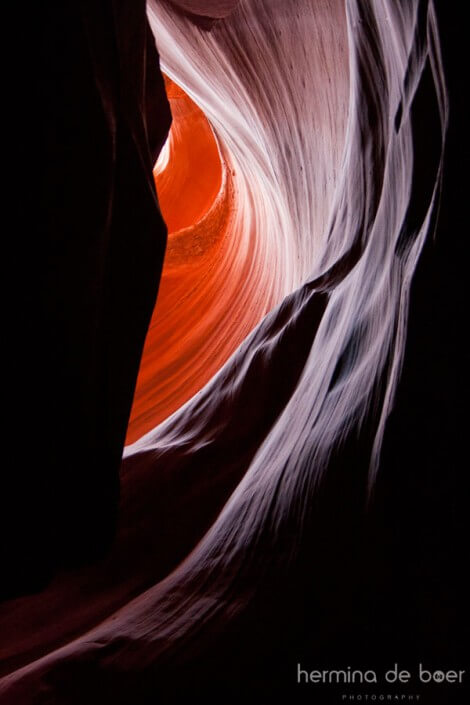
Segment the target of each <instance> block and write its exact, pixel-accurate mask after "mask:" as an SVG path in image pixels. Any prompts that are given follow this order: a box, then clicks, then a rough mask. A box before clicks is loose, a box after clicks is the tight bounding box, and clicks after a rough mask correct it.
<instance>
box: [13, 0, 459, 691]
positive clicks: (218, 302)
mask: <svg viewBox="0 0 470 705" xmlns="http://www.w3.org/2000/svg"><path fill="white" fill-rule="evenodd" d="M148 9H149V19H150V25H151V27H152V30H153V33H154V35H155V38H156V41H157V45H158V48H159V51H160V55H161V60H162V68H163V70H164V72H165V74H166V76H167V79H166V83H167V90H168V94H169V98H170V103H171V106H172V111H173V116H174V123H173V128H172V131H171V133H170V137H169V141H168V142H167V143H166V145H165V147H164V148H163V151H162V152H161V154H160V157H159V160H158V162H157V164H156V167H155V178H156V183H157V188H158V191H159V194H160V202H161V207H162V211H163V213H164V215H165V217H166V220H167V222H168V226H169V231H170V232H169V238H168V254H167V261H166V264H165V271H164V273H163V278H162V288H161V296H160V298H159V301H158V304H157V306H156V309H155V312H154V318H153V321H152V324H151V328H150V331H149V335H148V337H147V342H146V347H145V352H144V357H143V360H142V365H141V369H140V376H139V382H138V385H137V391H136V396H135V399H134V408H133V414H132V418H131V423H130V426H129V430H128V441H129V442H130V445H128V447H127V448H126V450H125V454H124V461H123V466H122V473H121V507H120V514H119V525H118V531H117V538H116V541H115V544H114V546H113V548H112V550H111V552H110V553H109V555H108V556H107V557H106V558H105V559H104V560H103V561H101V562H100V563H98V564H96V565H94V566H91V567H90V566H89V567H87V568H83V569H81V570H80V569H77V570H76V571H75V572H74V573H71V572H68V573H63V574H61V575H59V576H57V578H56V579H55V580H54V581H53V583H52V584H51V585H50V586H49V587H48V588H47V590H45V591H44V592H43V593H42V594H39V595H36V596H29V597H24V598H20V599H17V600H15V601H13V602H10V603H9V604H8V607H7V608H6V609H5V610H4V611H3V612H2V614H1V615H0V618H1V620H2V627H3V630H4V633H7V634H11V635H14V637H13V638H12V639H11V640H10V641H9V642H8V643H7V644H6V645H5V647H4V648H3V653H2V656H3V661H4V664H5V665H4V671H3V672H4V674H5V675H4V677H3V679H2V680H1V681H0V702H2V703H3V702H5V703H9V702H11V703H13V702H14V703H18V704H21V703H31V702H38V703H87V704H93V703H97V704H98V703H103V702H115V703H126V704H127V703H129V704H130V703H147V702H149V703H150V702H155V701H156V699H157V698H158V697H159V696H160V697H162V698H165V700H166V701H168V702H173V701H174V702H181V698H183V697H185V698H189V697H193V696H194V695H195V694H196V695H197V694H198V695H204V696H205V697H206V698H209V697H212V696H213V697H214V699H216V700H217V701H218V702H226V703H231V702H233V703H236V702H241V701H242V700H241V699H242V698H248V701H251V698H253V699H254V698H257V700H258V702H268V701H270V698H271V697H272V696H273V694H274V693H277V694H279V691H282V692H283V693H285V697H286V698H290V700H292V701H293V702H295V701H299V702H300V701H303V698H304V697H306V698H307V699H308V700H309V702H310V701H311V699H312V691H311V690H309V691H306V690H305V689H303V690H302V689H301V688H300V687H299V686H298V685H297V684H296V683H295V678H296V664H297V662H298V661H299V659H300V660H301V659H302V658H307V659H309V661H312V662H313V664H314V665H313V666H312V667H314V666H317V665H318V666H320V665H321V664H323V665H324V666H325V667H328V668H332V667H333V668H340V667H342V666H343V667H344V666H347V665H353V664H354V663H362V664H364V661H362V662H361V658H362V659H366V662H365V663H366V667H367V668H372V667H374V665H376V664H382V663H387V665H388V662H389V661H387V659H390V658H392V666H393V663H394V662H395V661H396V660H397V659H399V658H414V657H416V656H417V655H418V654H419V655H420V656H421V654H423V650H424V649H427V651H426V653H428V654H430V655H431V657H436V654H439V653H441V654H442V651H441V652H439V650H438V642H439V639H440V638H441V637H442V635H443V634H445V630H444V628H443V627H442V624H441V622H439V619H437V620H435V621H434V622H433V624H434V626H436V627H437V632H438V634H437V636H436V635H433V636H432V637H430V636H429V634H428V632H427V630H426V628H423V627H422V626H420V627H417V626H416V624H415V622H414V618H413V617H412V614H413V610H414V609H416V610H417V614H418V615H419V617H418V618H416V623H417V622H418V621H420V619H419V618H421V621H424V620H423V616H425V615H426V616H427V617H428V618H429V615H430V614H432V611H433V606H434V602H433V601H437V600H438V599H439V595H441V594H445V595H447V596H448V595H449V591H448V590H447V592H446V584H445V581H444V582H443V583H442V585H441V591H442V593H441V592H439V589H437V588H434V591H431V595H430V594H429V590H428V588H425V587H424V586H423V584H422V583H423V582H426V580H427V578H428V576H427V575H426V574H425V571H424V573H423V569H421V572H420V569H419V567H418V568H416V563H415V572H413V568H412V564H413V560H414V559H415V558H416V557H415V556H414V555H413V552H412V551H411V550H409V553H406V557H405V558H404V559H403V561H402V562H401V563H400V561H398V560H396V563H394V561H393V560H392V559H391V558H390V556H391V555H392V556H393V555H394V554H393V551H394V550H396V551H397V553H398V551H399V550H400V549H402V548H403V543H400V542H399V541H398V542H396V543H395V544H394V543H393V540H395V539H393V540H392V538H391V535H392V534H393V526H395V527H398V531H399V530H400V527H402V526H403V525H405V526H408V528H409V529H410V532H411V534H412V535H416V531H417V529H416V526H417V523H418V519H416V524H414V523H413V522H412V521H409V522H408V524H399V523H395V524H393V522H397V519H396V513H397V512H398V514H399V513H400V507H401V506H404V507H405V508H406V507H408V512H409V515H411V509H413V510H414V509H415V507H414V506H413V499H415V500H419V498H420V497H421V495H420V494H419V492H417V490H416V488H414V489H413V481H410V480H409V479H407V478H406V475H405V472H404V470H403V468H405V467H406V468H407V470H410V471H411V472H413V467H412V466H410V464H409V463H408V465H407V464H406V461H405V460H404V456H403V455H401V454H400V452H399V450H398V448H399V445H400V438H401V436H400V433H401V427H400V417H398V420H397V416H396V415H395V416H394V415H393V414H392V417H391V423H390V422H389V423H388V425H387V420H388V419H389V417H390V414H391V411H392V405H393V403H394V399H395V398H396V395H397V383H398V380H399V377H400V372H401V369H402V366H403V359H404V352H405V341H406V334H407V327H408V326H407V324H408V317H409V314H410V291H411V285H412V280H413V275H414V273H415V270H416V268H417V266H418V262H419V259H420V255H421V252H422V250H423V247H424V246H425V243H426V237H427V235H428V233H429V231H430V230H432V229H433V228H434V227H435V223H436V213H437V205H438V201H439V195H440V189H441V181H442V176H443V151H444V142H445V135H446V129H447V122H448V101H447V93H446V87H445V83H444V77H443V68H442V60H441V50H440V44H439V37H438V33H437V22H436V14H435V9H434V6H433V4H432V3H431V2H424V1H422V0H416V1H415V2H408V1H405V0H403V2H397V1H396V0H393V1H392V0H381V1H380V2H375V1H373V0H370V1H369V0H360V1H359V0H347V1H346V3H344V2H341V1H340V0H319V1H318V2H315V3H311V2H308V1H307V0H296V1H294V0H272V1H268V0H243V2H239V3H235V2H224V3H209V2H207V3H204V2H203V1H202V0H201V2H194V3H192V2H189V1H188V2H176V1H175V2H171V3H166V2H161V3H160V2H156V1H155V0H152V2H150V4H149V8H148ZM423 115H425V116H426V121H425V122H423ZM203 170H204V178H202V172H203ZM421 279H422V277H421ZM428 292H429V290H426V295H428ZM418 304H419V305H421V306H424V302H423V300H420V299H419V297H418ZM440 315H441V316H442V315H443V314H442V311H441V314H440ZM413 316H414V319H413ZM416 317H417V315H416V304H415V309H413V307H412V308H411V319H412V321H413V320H416ZM441 320H442V318H441ZM411 329H412V326H411V327H410V330H411ZM418 329H419V330H422V328H421V329H420V328H419V327H418ZM415 345H416V341H415ZM413 360H414V362H413ZM411 361H412V367H411V369H413V370H414V372H415V373H416V375H417V377H418V379H419V375H420V364H419V361H417V360H416V359H415V358H413V356H412V354H411ZM413 364H414V367H413ZM405 378H406V364H405ZM407 384H408V387H405V389H407V390H408V393H409V394H410V395H411V396H410V398H411V399H413V390H412V391H411V392H409V390H410V389H412V385H413V380H411V381H410V379H409V378H408V381H407ZM424 386H425V385H424V384H423V387H424ZM427 386H429V385H427ZM438 386H439V385H438ZM415 392H416V390H415ZM420 392H421V389H420ZM428 393H429V392H428ZM423 398H425V399H426V394H424V397H423ZM442 398H444V397H442ZM408 401H409V399H408V397H407V396H406V394H405V396H403V392H402V393H401V396H400V387H398V398H397V408H398V409H400V408H402V407H403V405H404V404H405V406H406V404H407V402H408ZM411 408H412V409H413V405H412V404H411ZM420 408H422V407H420V406H419V405H418V409H420ZM406 413H412V412H405V417H406ZM430 418H431V424H432V423H433V421H432V419H434V423H435V424H437V419H439V420H440V419H441V417H440V416H432V415H430ZM159 421H162V422H161V423H159V424H158V425H156V424H157V422H159ZM408 424H410V420H409V417H408ZM154 426H156V427H155V428H153V427H154ZM409 428H412V427H411V426H410V425H408V429H409ZM147 431H148V432H147ZM146 432H147V433H146ZM410 433H412V431H410V430H408V434H410ZM142 434H145V435H142ZM134 441H135V442H134ZM407 443H408V444H411V443H412V440H411V439H410V438H409V437H408V439H407ZM384 444H385V446H384ZM383 446H384V447H385V451H386V452H385V451H384V448H383ZM390 449H391V450H390ZM384 452H385V456H384ZM405 455H406V453H405ZM424 457H426V456H424ZM414 460H416V458H414ZM418 465H419V464H418ZM392 466H393V467H394V469H395V471H396V472H397V474H398V477H399V478H400V480H399V482H398V483H397V484H395V485H394V484H393V482H392V483H391V481H390V479H387V478H390V476H391V475H393V473H392V471H391V468H392ZM415 473H417V475H416V474H415V477H418V478H423V477H424V475H423V471H421V470H419V469H416V468H415ZM383 475H385V480H383V479H381V478H382V476H383ZM387 482H388V485H387ZM390 483H391V485H390ZM443 486H444V487H447V488H448V487H449V485H443ZM401 487H406V488H407V489H408V490H410V495H409V497H408V498H407V499H402V498H401V497H400V492H399V490H400V488H401ZM410 488H411V489H410ZM390 497H392V500H390V499H387V498H390ZM410 497H411V499H410ZM432 506H433V505H432V503H431V505H430V509H429V513H428V514H426V513H423V512H421V513H419V514H418V517H421V518H422V517H425V518H426V520H427V521H428V523H429V522H430V514H431V507H432ZM449 515H450V512H449ZM384 518H385V519H384ZM386 519H389V520H391V526H392V529H390V533H388V531H389V529H388V527H387V526H386V525H385V524H386ZM451 535H452V536H453V535H454V533H453V531H450V530H449V531H448V533H447V534H446V536H451ZM412 545H414V546H416V545H417V541H416V543H413V540H412ZM424 545H425V547H426V550H428V551H430V550H431V543H430V542H429V541H428V542H425V543H424ZM436 550H437V553H436V554H435V555H434V557H433V560H430V559H429V558H428V559H427V561H426V560H425V559H424V558H423V557H422V554H421V560H423V562H424V565H425V566H426V567H427V569H428V570H429V571H430V575H431V579H432V578H433V577H434V578H435V577H436V575H440V573H439V571H440V570H441V571H442V569H443V565H444V564H443V563H442V562H441V563H439V561H440V560H441V556H442V551H441V550H440V548H439V545H438V547H437V549H436ZM387 552H388V553H387ZM436 556H437V557H436ZM395 559H396V556H395ZM420 565H421V566H422V565H423V563H420ZM371 566H372V568H371ZM390 566H392V568H391V567H390ZM397 566H398V567H401V568H400V569H401V570H403V571H404V576H405V577H404V578H403V581H404V582H403V583H402V582H400V579H399V577H397V575H395V574H394V572H393V571H394V568H395V567H397ZM436 566H437V567H436ZM449 566H450V563H449V564H448V567H449ZM433 571H434V572H433ZM407 580H408V588H409V582H410V581H411V585H412V590H411V591H410V590H407V589H406V587H405V586H406V584H407ZM388 582H390V585H388ZM385 586H386V587H385ZM426 590H427V592H426ZM424 594H426V596H427V597H426V599H427V600H428V602H427V603H426V604H424V605H422V604H421V602H420V599H421V597H422V596H423V595H424ZM403 609H405V614H404V615H403V614H402V611H403ZM407 619H408V621H407ZM410 622H411V623H412V624H413V625H414V626H411V625H410ZM31 625H34V629H32V628H31ZM406 629H407V630H408V631H406ZM439 629H440V630H441V631H439ZM401 630H405V633H406V634H407V635H408V637H407V643H406V644H405V645H404V644H403V643H402V639H401V637H400V635H401V634H402V633H403V632H402V631H401ZM450 634H453V632H451V630H449V632H448V635H450ZM449 638H450V636H449ZM424 644H426V647H425V646H424ZM398 646H399V648H400V649H401V651H399V652H398V654H397V652H396V651H393V648H398ZM433 648H434V650H433ZM449 648H451V647H449ZM332 663H333V664H334V665H333V666H332ZM436 667H437V666H436ZM331 692H332V691H331V690H330V691H328V692H327V691H323V690H321V689H319V690H317V691H315V693H316V694H317V696H318V698H320V700H319V702H322V703H327V702H329V700H328V698H329V697H333V698H336V700H334V701H335V702H336V701H337V697H338V695H337V694H333V695H331ZM456 692H457V691H454V694H455V693H456ZM429 697H430V698H433V697H435V696H434V695H433V693H432V692H430V693H429ZM436 697H438V698H441V699H440V700H439V699H436V700H435V701H434V700H432V702H436V703H437V702H439V703H442V691H441V693H440V694H438V696H436ZM446 697H447V696H446ZM451 697H453V696H449V697H448V702H452V700H451ZM456 697H461V696H460V694H457V696H456ZM290 700H289V701H290ZM455 702H456V703H457V702H460V701H459V700H455Z"/></svg>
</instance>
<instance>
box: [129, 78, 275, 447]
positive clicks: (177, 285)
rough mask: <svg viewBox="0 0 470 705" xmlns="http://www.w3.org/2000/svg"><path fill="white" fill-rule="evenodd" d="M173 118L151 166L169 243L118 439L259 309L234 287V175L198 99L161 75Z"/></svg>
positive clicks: (165, 402)
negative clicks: (123, 428)
mask: <svg viewBox="0 0 470 705" xmlns="http://www.w3.org/2000/svg"><path fill="white" fill-rule="evenodd" d="M166 85H167V92H168V96H169V99H170V104H171V109H172V114H173V125H172V128H171V133H170V135H169V138H168V141H167V143H166V145H165V147H164V149H163V151H162V153H161V155H160V158H159V160H158V162H157V164H156V166H155V171H154V173H155V182H156V186H157V191H158V198H159V202H160V206H161V210H162V213H163V216H164V218H165V221H166V223H167V225H168V231H169V232H168V246H167V252H166V256H165V263H164V267H163V274H162V279H161V284H160V291H159V295H158V301H157V304H156V307H155V311H154V315H153V318H152V321H151V324H150V328H149V331H148V335H147V340H146V344H145V348H144V353H143V357H142V362H141V367H140V372H139V377H138V381H137V388H136V392H135V396H134V404H133V408H132V412H131V418H130V423H129V428H128V434H127V439H126V442H127V443H128V444H129V443H133V442H134V441H136V440H137V439H138V438H140V437H141V436H142V435H143V434H144V433H146V432H147V431H150V430H151V429H152V428H154V427H155V426H156V425H157V424H158V423H159V422H161V421H162V420H164V419H165V418H166V417H167V416H169V415H170V414H171V413H172V412H174V411H176V409H178V408H179V407H180V406H181V405H182V404H184V403H185V402H186V401H187V400H188V399H190V398H191V397H192V396H193V395H194V394H195V393H196V392H197V391H198V390H199V389H201V388H202V387H203V386H204V384H206V382H208V381H209V380H210V379H211V377H212V376H213V375H214V374H215V372H217V370H218V369H219V368H220V367H221V366H222V365H223V363H224V362H225V361H226V360H227V359H228V358H229V356H230V355H231V353H232V352H234V350H235V349H236V348H237V347H238V345H239V344H240V343H241V342H242V340H243V339H244V338H245V336H246V335H247V333H248V332H249V331H250V330H251V329H252V328H253V327H254V326H255V325H256V324H257V323H258V321H259V320H260V318H261V317H262V316H263V315H264V313H266V311H267V309H268V305H267V302H266V297H264V298H263V296H261V297H258V298H256V297H255V299H254V301H253V305H250V306H249V307H247V305H246V296H244V295H240V290H243V289H244V284H245V281H246V279H247V277H249V273H250V268H252V267H253V261H252V257H251V256H249V253H245V257H244V258H243V257H240V256H238V254H237V247H236V238H237V232H236V228H235V226H234V208H235V206H234V202H235V201H234V185H233V182H232V175H231V171H230V169H229V168H228V166H227V163H226V160H225V159H224V157H223V155H222V154H221V151H220V148H219V145H218V142H217V139H216V137H215V135H214V132H213V130H212V128H211V126H210V124H209V122H208V120H207V118H206V117H205V116H204V114H203V112H202V111H201V110H200V109H199V108H198V106H197V105H196V104H195V103H194V102H193V101H192V100H191V99H190V98H189V96H188V95H187V94H186V93H184V91H183V90H182V89H181V88H179V87H178V86H177V85H176V84H175V83H173V82H172V81H170V80H169V79H166Z"/></svg>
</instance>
